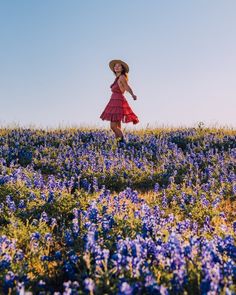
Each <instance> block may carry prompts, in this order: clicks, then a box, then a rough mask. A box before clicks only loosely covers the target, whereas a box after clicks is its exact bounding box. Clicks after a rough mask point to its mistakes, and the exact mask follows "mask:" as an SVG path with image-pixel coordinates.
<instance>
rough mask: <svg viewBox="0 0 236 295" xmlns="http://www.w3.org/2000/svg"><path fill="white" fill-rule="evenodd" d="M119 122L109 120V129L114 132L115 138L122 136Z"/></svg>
mask: <svg viewBox="0 0 236 295" xmlns="http://www.w3.org/2000/svg"><path fill="white" fill-rule="evenodd" d="M120 125H121V123H120V122H119V121H118V122H111V130H112V131H113V132H114V133H115V136H116V138H118V137H123V132H122V131H121V129H120V127H119V126H120Z"/></svg>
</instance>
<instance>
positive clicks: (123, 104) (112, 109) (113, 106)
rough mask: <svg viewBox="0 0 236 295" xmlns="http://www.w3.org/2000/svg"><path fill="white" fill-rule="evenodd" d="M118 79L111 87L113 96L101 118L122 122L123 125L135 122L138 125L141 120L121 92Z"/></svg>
mask: <svg viewBox="0 0 236 295" xmlns="http://www.w3.org/2000/svg"><path fill="white" fill-rule="evenodd" d="M118 78H119V77H117V78H116V79H115V81H114V83H113V84H112V85H111V86H110V87H111V91H112V95H111V98H110V100H109V102H108V104H107V105H106V107H105V109H104V111H103V112H102V114H101V116H100V118H101V119H102V120H108V121H111V122H116V121H122V122H123V123H129V122H133V124H137V123H138V122H139V119H138V117H137V116H136V115H135V113H134V112H133V111H132V109H131V107H130V106H129V104H128V101H127V100H126V98H125V97H124V95H123V93H122V91H121V90H120V87H119V85H118Z"/></svg>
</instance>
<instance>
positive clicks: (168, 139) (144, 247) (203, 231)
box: [0, 126, 236, 295]
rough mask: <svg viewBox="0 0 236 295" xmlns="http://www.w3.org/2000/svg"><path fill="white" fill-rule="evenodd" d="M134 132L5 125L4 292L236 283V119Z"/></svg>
mask: <svg viewBox="0 0 236 295" xmlns="http://www.w3.org/2000/svg"><path fill="white" fill-rule="evenodd" d="M125 137H126V140H127V142H126V144H124V145H123V146H117V144H116V141H115V137H114V134H113V133H112V132H111V131H110V130H106V129H96V128H94V129H89V128H65V129H59V128H58V129H53V130H45V129H33V128H1V129H0V294H41V295H42V294H54V295H56V294H57V295H59V294H90V295H93V294H118V295H121V294H125V295H131V294H161V295H167V294H194V295H196V294H236V130H235V129H229V128H208V127H204V126H198V127H196V128H153V129H149V128H147V129H144V130H136V131H127V132H126V133H125ZM27 292H28V293H27Z"/></svg>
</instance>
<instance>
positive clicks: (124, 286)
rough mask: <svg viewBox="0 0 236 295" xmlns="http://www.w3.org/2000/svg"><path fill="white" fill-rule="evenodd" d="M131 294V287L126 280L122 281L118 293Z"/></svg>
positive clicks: (119, 294) (121, 294) (122, 294)
mask: <svg viewBox="0 0 236 295" xmlns="http://www.w3.org/2000/svg"><path fill="white" fill-rule="evenodd" d="M132 294H133V288H132V287H131V286H130V285H129V284H128V283H127V282H122V283H121V285H120V288H119V292H118V295H132Z"/></svg>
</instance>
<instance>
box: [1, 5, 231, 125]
mask: <svg viewBox="0 0 236 295" xmlns="http://www.w3.org/2000/svg"><path fill="white" fill-rule="evenodd" d="M235 11H236V1H235V0H221V1H219V0H178V1H176V0H169V1H164V0H162V1H161V0H147V1H144V0H142V1H141V0H129V1H127V0H119V1H114V0H112V1H111V0H110V1H108V0H70V1H66V0H64V1H62V0H50V1H46V0H41V1H33V0H21V1H17V0H11V1H9V0H5V1H4V0H0V36H1V38H0V48H1V50H0V103H1V108H0V124H1V125H6V124H11V123H12V122H14V123H18V124H20V125H25V126H26V125H27V124H33V125H36V126H40V127H54V126H58V125H67V126H68V125H81V124H82V125H83V124H87V125H96V126H100V127H108V126H109V122H108V121H102V120H101V119H100V118H99V116H100V114H101V112H102V111H103V109H104V108H105V105H106V104H107V103H108V101H109V99H110V96H111V90H110V85H111V83H112V82H113V81H114V79H115V77H114V75H113V73H112V72H111V70H110V69H109V67H108V63H109V61H110V60H111V59H114V58H115V59H116V58H117V59H123V60H124V61H126V62H127V63H128V64H129V66H130V73H129V85H130V86H131V88H132V89H133V91H134V93H135V94H136V95H137V97H138V99H137V101H134V100H133V99H132V97H131V95H130V94H129V93H128V92H126V93H125V96H126V98H127V100H128V102H129V104H130V106H131V107H132V109H133V111H134V112H135V113H136V114H137V116H138V117H139V119H140V123H139V124H137V125H135V126H134V125H133V124H132V123H129V124H122V126H123V127H126V128H129V127H131V128H139V127H145V126H147V124H149V126H155V125H159V126H160V125H161V126H163V125H172V126H179V125H186V126H190V125H194V124H197V122H200V121H202V122H204V123H205V124H206V125H207V124H216V125H217V124H219V125H221V126H222V125H227V126H233V127H235V126H236V115H235V114H236V111H235V110H236V18H235Z"/></svg>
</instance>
